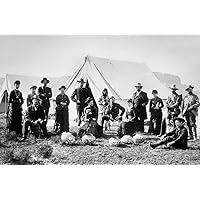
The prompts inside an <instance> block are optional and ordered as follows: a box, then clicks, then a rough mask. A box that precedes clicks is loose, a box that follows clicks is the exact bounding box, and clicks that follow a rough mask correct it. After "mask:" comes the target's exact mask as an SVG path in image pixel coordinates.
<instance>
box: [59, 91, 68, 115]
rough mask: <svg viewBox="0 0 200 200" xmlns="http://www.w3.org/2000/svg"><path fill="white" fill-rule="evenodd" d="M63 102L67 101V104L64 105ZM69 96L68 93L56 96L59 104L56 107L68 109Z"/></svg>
mask: <svg viewBox="0 0 200 200" xmlns="http://www.w3.org/2000/svg"><path fill="white" fill-rule="evenodd" d="M61 102H63V103H66V105H62V104H61ZM69 103H70V101H69V98H68V96H67V95H66V94H59V95H58V96H57V97H56V104H57V107H56V110H57V111H58V110H60V111H61V110H68V106H69Z"/></svg>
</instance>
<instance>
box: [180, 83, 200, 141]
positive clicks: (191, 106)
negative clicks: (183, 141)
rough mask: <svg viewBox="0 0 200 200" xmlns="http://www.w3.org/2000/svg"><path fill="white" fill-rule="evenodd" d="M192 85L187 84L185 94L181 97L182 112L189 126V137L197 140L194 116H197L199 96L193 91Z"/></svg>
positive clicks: (199, 104)
mask: <svg viewBox="0 0 200 200" xmlns="http://www.w3.org/2000/svg"><path fill="white" fill-rule="evenodd" d="M193 89H194V87H193V86H191V85H189V86H188V87H187V88H186V89H185V90H186V91H187V93H188V94H187V95H186V96H185V97H184V99H183V103H182V114H183V117H185V119H186V121H187V126H188V128H189V139H191V140H192V139H193V140H194V141H195V140H197V126H196V117H197V116H198V107H199V106H200V103H199V98H198V96H197V95H196V94H194V93H193Z"/></svg>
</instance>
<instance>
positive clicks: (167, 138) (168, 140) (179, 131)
mask: <svg viewBox="0 0 200 200" xmlns="http://www.w3.org/2000/svg"><path fill="white" fill-rule="evenodd" d="M184 122H185V120H184V119H182V118H178V117H177V118H175V119H174V123H175V129H174V130H173V131H172V132H169V133H166V134H165V135H163V136H162V138H161V140H160V141H158V142H156V143H150V146H151V147H152V148H156V147H158V146H160V145H163V144H165V145H167V146H168V147H174V148H177V149H187V137H188V131H187V129H186V128H185V126H184Z"/></svg>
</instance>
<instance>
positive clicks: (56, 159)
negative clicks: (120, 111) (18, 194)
mask: <svg viewBox="0 0 200 200" xmlns="http://www.w3.org/2000/svg"><path fill="white" fill-rule="evenodd" d="M4 130H5V129H4V127H2V124H1V127H0V132H1V134H0V141H3V142H4V143H5V144H7V145H10V146H12V147H13V146H16V147H23V148H27V149H28V150H30V151H31V153H32V157H33V158H34V159H36V160H37V162H34V163H31V164H40V165H105V164H111V165H115V164H123V165H131V164H144V165H146V164H150V165H177V164H181V165H196V164H200V140H198V141H195V142H189V148H188V149H187V150H171V149H168V148H166V147H165V146H161V147H159V148H157V149H152V148H150V147H149V142H150V141H155V140H157V137H156V136H152V135H144V137H145V141H144V143H142V144H139V145H128V146H126V147H110V146H109V144H108V138H109V137H110V136H107V138H102V139H97V140H96V141H95V144H94V146H88V145H83V144H82V143H81V141H77V142H76V144H75V145H74V146H67V145H63V144H62V142H61V141H60V136H58V135H57V136H52V137H51V138H49V139H46V140H37V141H36V140H34V139H33V138H30V139H29V140H28V141H26V142H14V141H6V139H5V134H4ZM41 144H49V145H51V146H52V147H53V153H52V155H51V157H50V158H48V159H43V158H36V157H37V156H36V155H35V151H36V150H37V149H38V147H39V145H41ZM4 151H5V149H4V148H2V147H1V148H0V164H13V163H5V161H4V159H3V157H2V156H3V153H4ZM29 164H30V163H29Z"/></svg>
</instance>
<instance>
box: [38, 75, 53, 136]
mask: <svg viewBox="0 0 200 200" xmlns="http://www.w3.org/2000/svg"><path fill="white" fill-rule="evenodd" d="M49 82H50V81H49V80H48V79H47V78H43V79H42V80H41V83H42V85H43V86H41V87H39V88H38V95H39V98H40V99H41V106H42V107H43V109H44V114H45V117H46V122H47V120H48V115H49V108H50V98H51V97H52V91H51V88H49V87H47V84H48V83H49ZM45 137H46V136H45Z"/></svg>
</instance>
